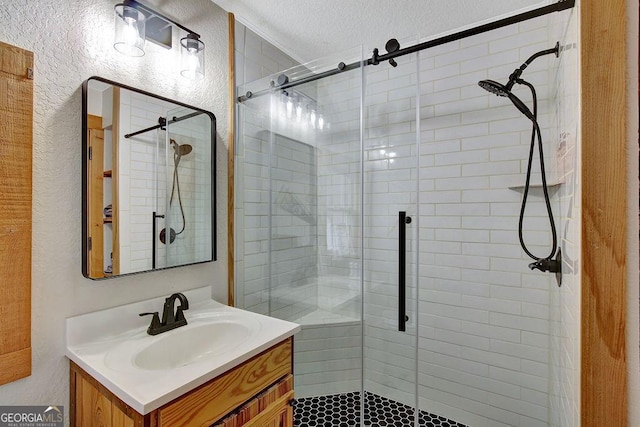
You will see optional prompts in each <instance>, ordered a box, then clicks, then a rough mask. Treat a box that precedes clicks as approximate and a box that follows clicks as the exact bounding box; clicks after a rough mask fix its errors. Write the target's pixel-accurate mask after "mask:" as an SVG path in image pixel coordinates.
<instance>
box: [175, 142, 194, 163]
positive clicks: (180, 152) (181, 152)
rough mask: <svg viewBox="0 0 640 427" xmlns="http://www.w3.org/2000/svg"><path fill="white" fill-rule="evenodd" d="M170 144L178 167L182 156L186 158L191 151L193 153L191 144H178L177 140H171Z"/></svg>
mask: <svg viewBox="0 0 640 427" xmlns="http://www.w3.org/2000/svg"><path fill="white" fill-rule="evenodd" d="M169 144H170V145H171V146H172V147H173V151H174V154H173V159H174V161H175V163H176V167H177V166H178V163H180V158H181V157H182V156H186V155H187V154H189V153H191V151H193V147H192V146H191V145H189V144H182V145H180V144H178V143H177V142H176V140H175V139H170V140H169Z"/></svg>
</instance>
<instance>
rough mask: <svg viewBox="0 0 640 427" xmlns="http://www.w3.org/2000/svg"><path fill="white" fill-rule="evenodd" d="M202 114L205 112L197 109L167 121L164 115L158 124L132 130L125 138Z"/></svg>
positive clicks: (159, 118)
mask: <svg viewBox="0 0 640 427" xmlns="http://www.w3.org/2000/svg"><path fill="white" fill-rule="evenodd" d="M200 114H204V113H203V112H200V111H196V112H195V113H189V114H185V115H184V116H182V117H175V116H174V117H173V118H172V119H171V120H169V121H167V119H165V118H164V117H158V124H157V125H155V126H150V127H148V128H144V129H141V130H139V131H136V132H131V133H128V134H126V135H125V136H124V137H125V138H131V137H132V136H136V135H140V134H141V133H145V132H149V131H150V130H155V129H162V130H164V128H165V127H166V126H167V125H168V124H169V125H170V124H173V123H177V122H181V121H183V120H187V119H190V118H192V117H195V116H199V115H200Z"/></svg>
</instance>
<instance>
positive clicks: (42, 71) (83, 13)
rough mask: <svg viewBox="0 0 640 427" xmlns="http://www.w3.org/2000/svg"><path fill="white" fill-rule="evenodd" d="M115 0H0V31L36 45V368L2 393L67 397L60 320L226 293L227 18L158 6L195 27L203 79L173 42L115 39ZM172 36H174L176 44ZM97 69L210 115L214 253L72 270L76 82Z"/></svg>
mask: <svg viewBox="0 0 640 427" xmlns="http://www.w3.org/2000/svg"><path fill="white" fill-rule="evenodd" d="M115 3H116V2H115V1H114V2H93V1H90V0H78V1H74V2H65V3H60V2H56V1H52V0H43V1H38V2H32V1H29V2H13V1H9V0H2V1H0V24H1V25H0V40H2V41H3V42H6V43H10V44H14V45H16V46H19V47H21V48H24V49H27V50H31V51H33V52H34V53H35V80H34V123H33V129H34V133H33V135H34V138H33V148H34V150H33V265H32V266H33V268H32V283H33V284H32V295H33V297H32V346H33V374H32V375H31V376H30V377H28V378H25V379H22V380H19V381H16V382H14V383H11V384H7V385H4V386H1V387H0V404H39V405H50V404H53V405H56V404H58V405H65V407H66V408H65V410H68V404H69V401H68V383H69V379H68V375H69V374H68V360H67V359H66V358H65V357H64V355H63V353H64V352H63V349H64V342H65V341H64V319H65V318H67V317H70V316H74V315H77V314H81V313H87V312H91V311H95V310H100V309H104V308H108V307H113V306H117V305H121V304H126V303H131V302H134V301H139V300H143V299H148V298H152V297H157V296H163V295H168V294H170V293H172V292H175V291H182V290H187V289H192V288H197V287H200V286H205V285H211V286H212V294H213V297H214V298H215V299H217V300H218V301H223V302H226V297H227V296H226V288H227V285H226V282H227V271H226V251H225V248H226V222H227V216H226V202H225V201H226V200H227V196H226V189H227V186H226V182H227V179H226V177H227V169H226V165H227V156H226V153H227V149H226V146H227V144H226V135H227V129H226V125H227V107H228V101H227V94H228V92H227V78H226V70H227V43H228V40H227V17H226V13H225V12H224V11H222V10H221V9H220V8H218V7H217V6H215V5H213V4H212V3H211V2H210V1H208V0H189V1H183V2H173V3H167V2H160V1H150V2H147V3H148V4H149V5H152V6H153V5H158V4H162V6H161V9H160V10H161V11H162V13H164V14H166V15H168V16H171V17H173V18H175V19H176V20H177V21H179V22H181V23H182V24H184V25H186V26H187V27H189V28H192V29H193V30H194V31H197V32H198V33H200V34H201V35H202V37H203V41H204V43H205V44H206V46H207V55H206V78H205V80H204V81H201V82H198V83H191V82H189V81H188V80H185V79H183V78H182V77H181V76H180V74H179V71H178V68H179V65H180V52H179V50H178V49H176V48H174V49H173V50H171V51H167V50H165V49H163V48H160V47H157V46H155V45H154V44H152V43H147V45H146V55H145V56H144V57H142V58H128V57H124V56H122V55H120V54H119V53H117V52H116V51H115V50H114V49H113V47H112V43H113V40H112V34H113V29H114V16H115V15H114V12H113V7H114V5H115ZM175 43H177V41H174V45H175ZM93 75H98V76H101V77H105V78H108V79H110V80H114V81H117V82H122V83H124V84H127V85H130V86H133V87H136V88H139V89H142V90H145V91H148V92H151V93H156V94H159V95H162V96H165V97H168V98H172V99H176V100H178V101H181V102H184V103H187V104H190V105H193V106H196V107H200V108H203V109H206V110H209V111H212V112H213V113H214V114H215V115H216V117H217V119H218V120H217V125H218V132H217V133H218V147H217V153H218V162H217V183H218V197H217V200H218V248H219V250H218V259H219V261H218V262H215V263H206V264H201V265H196V266H189V267H181V268H176V269H172V270H167V271H162V272H157V273H146V274H141V275H136V276H131V277H123V278H116V279H111V280H106V281H100V282H96V281H92V280H89V279H85V278H84V277H83V276H82V274H81V254H82V253H81V212H80V210H81V197H82V186H81V182H82V177H81V161H82V158H83V156H82V153H81V141H82V139H81V138H82V131H81V90H80V86H81V84H82V82H83V81H84V80H85V79H87V78H88V77H90V76H93Z"/></svg>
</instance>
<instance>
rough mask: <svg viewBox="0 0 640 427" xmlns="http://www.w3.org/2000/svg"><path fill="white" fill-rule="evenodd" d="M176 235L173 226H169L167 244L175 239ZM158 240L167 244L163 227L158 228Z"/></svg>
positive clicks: (165, 230) (165, 231)
mask: <svg viewBox="0 0 640 427" xmlns="http://www.w3.org/2000/svg"><path fill="white" fill-rule="evenodd" d="M177 235H178V233H176V230H174V229H173V228H169V239H168V240H169V244H171V243H173V242H174V241H175V240H176V236H177ZM160 241H161V242H162V243H163V244H165V245H166V244H167V229H166V228H163V229H162V230H160Z"/></svg>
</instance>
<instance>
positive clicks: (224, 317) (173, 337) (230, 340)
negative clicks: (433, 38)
mask: <svg viewBox="0 0 640 427" xmlns="http://www.w3.org/2000/svg"><path fill="white" fill-rule="evenodd" d="M187 321H188V322H189V323H188V324H187V325H185V326H181V327H179V328H176V329H173V330H171V331H168V332H164V333H162V334H159V335H154V336H151V335H148V334H147V333H146V332H144V333H142V332H141V333H138V335H136V336H135V337H130V338H129V339H126V340H124V341H122V342H119V343H117V344H116V345H114V346H113V347H112V348H111V349H110V350H109V351H108V352H107V353H106V355H105V359H104V361H105V365H106V366H107V367H109V368H111V369H114V370H117V371H125V372H126V371H129V372H134V371H139V370H141V369H142V370H149V371H158V370H164V371H167V370H172V369H180V368H182V367H186V366H189V365H192V364H196V363H206V362H207V361H211V360H215V359H216V358H217V357H219V356H221V355H224V354H227V353H232V352H234V351H236V350H238V349H241V348H242V346H243V345H246V344H247V343H249V342H250V341H251V340H252V339H253V338H255V337H256V335H257V334H258V333H259V332H260V330H261V329H262V328H261V324H260V322H259V321H257V320H256V319H254V318H251V317H246V316H242V315H239V314H237V313H233V312H226V313H215V314H209V315H200V316H192V317H189V316H187Z"/></svg>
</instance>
